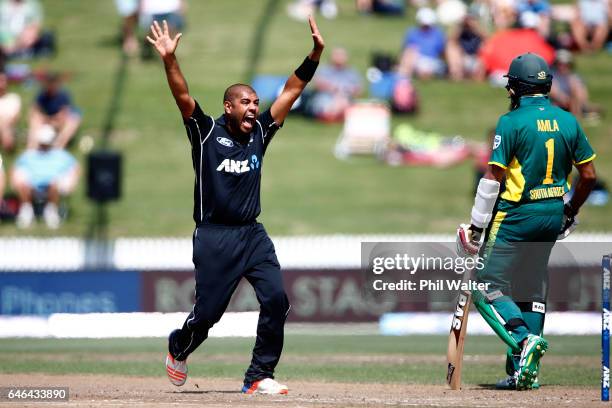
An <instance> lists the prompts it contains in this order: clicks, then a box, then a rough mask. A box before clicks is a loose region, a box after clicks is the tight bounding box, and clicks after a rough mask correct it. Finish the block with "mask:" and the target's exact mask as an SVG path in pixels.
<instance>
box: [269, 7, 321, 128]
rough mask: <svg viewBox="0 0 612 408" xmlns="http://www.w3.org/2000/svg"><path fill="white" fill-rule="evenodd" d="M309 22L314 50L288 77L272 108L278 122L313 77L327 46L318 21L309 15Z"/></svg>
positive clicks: (282, 118)
mask: <svg viewBox="0 0 612 408" xmlns="http://www.w3.org/2000/svg"><path fill="white" fill-rule="evenodd" d="M308 23H309V24H310V31H311V33H312V41H313V47H312V51H311V52H310V54H308V57H306V59H305V60H304V62H303V63H302V65H300V66H299V67H298V69H296V70H295V72H294V73H293V74H291V76H290V77H289V79H287V82H286V83H285V87H284V88H283V91H282V92H281V94H280V95H279V96H278V98H276V100H275V101H274V103H273V104H272V107H271V108H270V113H271V114H272V118H273V119H274V121H275V122H276V123H278V124H281V123H283V121H284V120H285V118H286V117H287V114H288V113H289V110H290V109H291V107H292V106H293V103H294V102H295V101H296V100H297V98H299V97H300V95H301V94H302V91H303V90H304V88H305V87H306V84H308V82H309V81H310V80H311V79H312V77H313V75H314V73H315V70H316V69H317V66H318V64H319V59H320V58H321V53H322V52H323V48H325V42H324V41H323V36H321V33H320V32H319V28H318V27H317V23H316V21H315V20H314V18H313V17H312V16H310V17H308Z"/></svg>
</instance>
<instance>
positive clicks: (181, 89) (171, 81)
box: [147, 20, 195, 118]
mask: <svg viewBox="0 0 612 408" xmlns="http://www.w3.org/2000/svg"><path fill="white" fill-rule="evenodd" d="M182 35H183V34H182V33H178V34H176V35H175V36H174V38H171V37H170V32H169V30H168V23H167V22H166V20H164V21H163V29H162V28H161V27H160V26H159V24H158V23H157V21H153V24H152V25H151V36H147V40H148V41H149V42H150V43H151V44H152V45H153V46H154V47H155V49H156V50H157V52H158V53H159V56H160V57H161V59H162V61H163V63H164V68H165V70H166V78H167V79H168V86H169V87H170V91H172V96H174V100H175V101H176V105H177V106H178V108H179V110H180V111H181V115H183V117H184V118H188V117H190V116H191V114H192V113H193V110H194V109H195V101H194V100H193V98H192V97H191V96H190V95H189V89H188V88H187V81H186V80H185V77H184V76H183V73H182V72H181V68H180V67H179V64H178V61H177V59H176V55H175V54H174V51H176V47H177V46H178V42H179V40H180V39H181V36H182Z"/></svg>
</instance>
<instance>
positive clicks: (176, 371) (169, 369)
mask: <svg viewBox="0 0 612 408" xmlns="http://www.w3.org/2000/svg"><path fill="white" fill-rule="evenodd" d="M166 374H168V379H169V380H170V382H171V383H172V384H174V385H176V386H177V387H180V386H181V385H183V384H185V381H187V360H185V361H178V360H175V359H174V357H172V354H170V353H168V355H167V356H166Z"/></svg>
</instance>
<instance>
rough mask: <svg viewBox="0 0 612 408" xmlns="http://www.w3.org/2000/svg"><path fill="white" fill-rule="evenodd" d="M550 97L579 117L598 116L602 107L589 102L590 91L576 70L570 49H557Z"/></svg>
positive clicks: (555, 102) (556, 103)
mask: <svg viewBox="0 0 612 408" xmlns="http://www.w3.org/2000/svg"><path fill="white" fill-rule="evenodd" d="M552 75H553V83H552V88H551V90H550V99H551V100H552V101H553V103H554V104H555V105H557V106H559V107H561V108H563V109H565V110H567V111H570V112H571V113H573V114H574V115H575V116H577V117H579V118H580V117H582V116H583V115H585V114H586V115H588V116H591V117H593V116H595V117H596V116H597V115H598V114H599V110H600V108H599V107H597V106H595V105H593V104H591V103H590V102H589V91H588V90H587V87H586V85H585V84H584V82H583V81H582V78H580V76H579V75H578V74H576V73H575V72H574V59H573V56H572V53H571V52H569V51H568V50H559V51H557V54H556V57H555V62H554V65H553V70H552Z"/></svg>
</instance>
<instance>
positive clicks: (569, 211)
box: [557, 202, 578, 240]
mask: <svg viewBox="0 0 612 408" xmlns="http://www.w3.org/2000/svg"><path fill="white" fill-rule="evenodd" d="M577 214H578V211H577V210H574V207H572V204H571V203H569V202H568V203H566V204H565V205H564V206H563V223H562V224H561V231H559V235H557V239H558V240H562V239H565V238H567V236H568V235H569V234H571V233H572V232H574V230H575V229H576V227H578V218H576V215H577Z"/></svg>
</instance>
